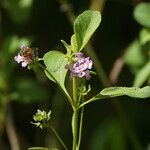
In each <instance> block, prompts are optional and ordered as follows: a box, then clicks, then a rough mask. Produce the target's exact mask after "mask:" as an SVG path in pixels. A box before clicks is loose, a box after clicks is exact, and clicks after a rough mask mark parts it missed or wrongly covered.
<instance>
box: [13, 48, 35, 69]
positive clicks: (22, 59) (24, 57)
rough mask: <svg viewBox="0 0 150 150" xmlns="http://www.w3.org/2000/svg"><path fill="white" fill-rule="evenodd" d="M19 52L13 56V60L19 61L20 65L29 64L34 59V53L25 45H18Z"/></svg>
mask: <svg viewBox="0 0 150 150" xmlns="http://www.w3.org/2000/svg"><path fill="white" fill-rule="evenodd" d="M20 49H21V51H20V53H19V54H18V55H17V56H15V57H14V60H15V61H16V62H17V63H21V66H22V67H26V66H27V65H29V64H31V63H33V62H34V60H35V57H36V55H35V53H34V51H33V50H32V48H29V47H27V46H25V45H22V46H20Z"/></svg>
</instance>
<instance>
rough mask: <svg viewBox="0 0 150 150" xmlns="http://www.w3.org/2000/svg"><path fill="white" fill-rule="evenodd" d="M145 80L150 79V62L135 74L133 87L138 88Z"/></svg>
mask: <svg viewBox="0 0 150 150" xmlns="http://www.w3.org/2000/svg"><path fill="white" fill-rule="evenodd" d="M147 79H150V61H149V62H148V63H146V64H145V65H144V67H142V69H141V70H140V71H139V72H138V73H137V74H136V76H135V79H134V81H133V86H136V87H140V86H142V84H143V83H144V82H145V81H146V80H147Z"/></svg>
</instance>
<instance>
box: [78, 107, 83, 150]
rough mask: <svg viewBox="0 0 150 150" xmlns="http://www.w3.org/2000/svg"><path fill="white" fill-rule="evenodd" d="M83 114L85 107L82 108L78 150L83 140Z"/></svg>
mask: <svg viewBox="0 0 150 150" xmlns="http://www.w3.org/2000/svg"><path fill="white" fill-rule="evenodd" d="M83 113H84V107H82V109H81V115H80V127H79V140H78V148H77V149H78V150H79V148H80V144H81V138H82V126H83Z"/></svg>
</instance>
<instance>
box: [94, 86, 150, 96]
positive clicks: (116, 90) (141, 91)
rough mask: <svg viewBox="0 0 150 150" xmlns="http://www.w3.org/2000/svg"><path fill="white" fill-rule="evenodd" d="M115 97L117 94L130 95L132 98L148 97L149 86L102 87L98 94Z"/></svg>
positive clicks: (149, 92)
mask: <svg viewBox="0 0 150 150" xmlns="http://www.w3.org/2000/svg"><path fill="white" fill-rule="evenodd" d="M101 95H103V96H108V97H117V96H123V95H126V96H130V97H133V98H148V97H150V86H145V87H143V88H138V87H110V88H105V89H103V90H102V91H101V92H100V94H99V95H97V97H98V96H100V97H101Z"/></svg>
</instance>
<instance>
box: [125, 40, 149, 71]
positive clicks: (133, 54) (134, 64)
mask: <svg viewBox="0 0 150 150" xmlns="http://www.w3.org/2000/svg"><path fill="white" fill-rule="evenodd" d="M123 59H124V62H125V63H126V64H127V65H129V66H130V67H131V71H132V72H133V73H136V72H137V71H138V69H139V67H141V66H142V65H144V63H145V62H146V57H145V55H144V52H143V51H142V46H141V44H140V41H139V40H138V39H136V40H134V41H133V42H132V43H131V44H130V45H129V47H128V48H127V50H126V52H125V54H124V56H123Z"/></svg>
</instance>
